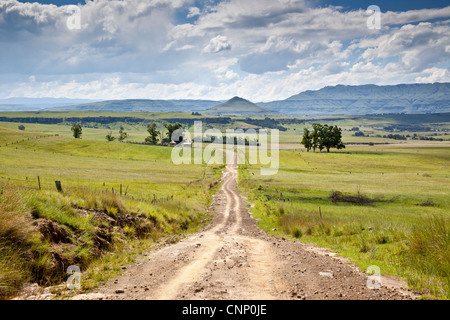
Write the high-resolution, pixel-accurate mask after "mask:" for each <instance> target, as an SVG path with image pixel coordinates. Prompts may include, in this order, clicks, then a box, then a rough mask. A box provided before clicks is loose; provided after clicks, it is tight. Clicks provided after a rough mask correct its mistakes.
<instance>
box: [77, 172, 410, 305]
mask: <svg viewBox="0 0 450 320" xmlns="http://www.w3.org/2000/svg"><path fill="white" fill-rule="evenodd" d="M236 185H237V167H236V165H234V164H228V166H227V170H226V172H225V173H224V182H223V185H222V187H221V189H220V190H219V192H218V194H217V195H216V197H215V201H214V204H213V208H214V210H215V216H214V218H213V220H212V222H211V223H210V224H209V225H208V226H207V227H206V228H205V229H203V230H202V231H201V232H198V233H196V234H193V235H190V236H189V237H187V238H186V239H184V240H182V241H180V242H178V243H176V244H171V245H170V244H168V245H166V246H164V247H162V248H160V249H157V250H153V251H151V252H150V253H149V254H148V255H147V256H145V259H144V260H143V261H142V262H140V263H137V264H135V265H132V266H127V267H126V270H125V272H124V274H123V275H122V276H120V277H118V278H116V279H112V280H111V281H109V282H108V283H106V284H105V285H103V286H101V287H99V288H98V289H97V290H96V291H95V292H93V293H90V294H84V295H79V296H76V297H74V299H82V300H84V299H87V300H94V299H102V300H110V299H112V300H125V299H126V300H129V299H133V300H134V299H139V300H146V299H151V300H156V299H191V300H195V299H208V300H213V299H214V300H221V299H230V300H241V299H248V300H255V299H261V300H271V299H411V298H412V295H411V293H409V292H406V291H404V290H400V289H398V288H397V287H399V283H398V282H395V281H393V282H392V281H389V282H388V281H387V280H388V279H382V284H383V286H382V287H381V288H380V289H378V290H372V289H369V288H368V287H367V278H368V277H367V275H364V274H362V273H360V272H359V271H358V270H357V269H356V268H355V267H353V266H352V265H350V264H348V263H346V262H345V261H343V259H340V258H338V257H333V255H332V254H331V253H327V252H326V251H325V250H321V249H319V248H315V247H312V246H307V245H305V244H302V243H299V242H293V241H289V240H284V239H278V238H274V237H272V236H269V235H268V234H266V233H265V232H263V231H262V230H261V229H259V228H258V227H257V225H256V221H255V219H254V218H253V217H252V216H251V214H250V213H249V209H248V205H247V203H246V201H245V198H244V197H243V196H242V195H240V194H239V192H238V191H237V189H236ZM386 284H388V286H389V287H387V286H385V285H386ZM392 286H394V287H392Z"/></svg>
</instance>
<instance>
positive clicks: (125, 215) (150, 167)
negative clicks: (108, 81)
mask: <svg viewBox="0 0 450 320" xmlns="http://www.w3.org/2000/svg"><path fill="white" fill-rule="evenodd" d="M36 126H37V127H36V132H29V131H20V130H17V129H10V128H5V127H0V164H1V166H0V191H1V195H0V247H1V249H0V270H1V271H0V296H8V295H12V294H14V293H15V292H16V291H17V290H18V289H19V288H20V286H21V285H22V284H23V283H24V282H26V281H33V282H38V283H40V284H44V285H49V284H55V283H58V282H59V281H62V280H64V278H66V277H67V275H66V274H65V272H64V268H63V267H62V266H65V268H66V267H67V266H68V265H69V264H74V265H79V266H80V267H81V268H82V270H83V272H84V275H85V276H84V281H83V288H84V289H89V288H90V287H92V286H95V285H96V283H98V281H103V280H104V279H105V278H107V277H108V276H110V275H112V274H116V273H117V272H119V271H120V265H121V264H125V263H127V262H128V263H129V261H131V259H133V257H134V255H135V254H136V253H138V252H141V251H142V250H144V249H145V248H148V247H149V245H151V244H152V243H153V242H154V241H155V240H158V239H159V238H160V237H161V236H165V235H176V234H182V233H186V232H190V231H192V230H195V229H196V228H198V227H199V226H200V225H202V224H204V223H206V221H208V219H209V218H210V217H209V215H208V214H207V207H208V206H209V203H210V201H211V199H212V194H213V193H214V192H215V190H216V189H217V183H218V180H219V179H220V177H221V169H222V167H220V166H214V167H213V166H208V167H205V166H201V165H182V166H176V165H174V164H172V162H171V151H172V149H171V148H169V147H162V146H147V145H135V144H126V143H119V142H106V141H99V140H88V139H73V138H68V137H63V136H61V135H59V136H53V135H48V133H49V132H48V131H47V130H48V126H47V125H42V126H43V127H42V131H43V132H44V133H38V132H37V129H39V127H38V126H39V125H36ZM38 177H39V183H38ZM56 180H58V181H61V184H62V189H63V192H58V191H57V190H56V186H55V181H56ZM39 187H40V189H39ZM98 217H100V218H98ZM49 220H50V221H52V222H49ZM39 228H41V229H39ZM37 229H39V230H40V232H41V235H39V233H38V232H37ZM50 229H51V230H52V232H49V233H48V234H47V233H46V231H48V230H50ZM42 230H44V231H42ZM55 237H56V238H55ZM61 265H62V266H61ZM100 269H101V270H100Z"/></svg>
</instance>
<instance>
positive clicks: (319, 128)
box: [301, 123, 345, 152]
mask: <svg viewBox="0 0 450 320" xmlns="http://www.w3.org/2000/svg"><path fill="white" fill-rule="evenodd" d="M312 127H313V130H312V131H309V130H308V129H305V130H304V132H303V138H302V142H301V143H302V144H303V145H304V146H305V148H306V150H307V151H308V152H309V150H311V149H313V150H314V152H315V151H316V149H319V151H322V150H323V149H326V150H327V152H330V149H331V148H336V149H338V150H340V149H344V148H345V145H344V143H343V142H342V129H341V128H338V126H329V125H327V124H324V125H322V124H320V123H314V124H313V125H312Z"/></svg>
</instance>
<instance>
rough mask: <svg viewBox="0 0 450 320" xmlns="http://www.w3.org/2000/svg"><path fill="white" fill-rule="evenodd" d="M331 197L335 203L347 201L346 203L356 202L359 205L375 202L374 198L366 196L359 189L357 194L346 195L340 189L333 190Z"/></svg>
mask: <svg viewBox="0 0 450 320" xmlns="http://www.w3.org/2000/svg"><path fill="white" fill-rule="evenodd" d="M329 198H330V200H331V201H332V202H333V203H338V202H346V203H354V204H358V205H365V204H371V203H373V202H374V200H373V199H370V198H369V197H366V196H365V195H363V194H361V193H360V192H359V191H358V193H357V194H356V195H345V194H343V193H342V192H340V191H331V193H330V196H329Z"/></svg>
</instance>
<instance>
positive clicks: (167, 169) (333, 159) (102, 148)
mask: <svg viewBox="0 0 450 320" xmlns="http://www.w3.org/2000/svg"><path fill="white" fill-rule="evenodd" d="M1 115H3V116H5V115H8V116H12V117H30V116H33V117H49V118H51V117H93V116H95V117H100V116H130V117H142V119H147V120H151V121H153V120H155V121H159V120H160V119H168V118H175V119H178V118H183V117H185V118H189V119H191V118H195V117H193V116H191V115H190V114H181V113H111V112H108V113H101V112H96V113H91V112H62V113H56V112H55V113H48V112H47V113H30V112H26V113H3V114H1ZM202 117H203V116H202ZM446 117H448V115H446V116H445V117H443V116H436V115H386V116H365V117H364V116H361V117H332V118H328V119H315V120H310V119H305V122H304V123H300V124H286V125H284V126H285V127H286V128H287V129H288V130H287V131H281V132H280V148H281V150H280V170H279V172H278V174H276V175H274V176H261V175H260V170H259V169H260V168H259V166H258V165H251V166H250V165H243V166H241V167H240V188H241V189H242V190H245V191H250V194H249V197H250V200H251V201H252V202H253V203H255V207H254V208H253V209H252V210H253V212H254V216H255V217H256V218H257V219H260V220H259V225H260V226H261V227H262V228H263V229H265V230H267V231H268V232H269V233H272V234H274V235H276V236H280V237H290V238H291V239H294V240H300V241H304V242H309V243H314V244H317V245H320V246H324V247H328V248H331V249H332V250H335V251H338V252H340V254H342V255H344V256H347V257H350V258H352V259H353V260H354V261H355V262H356V263H357V264H358V265H359V266H360V267H361V268H362V269H365V268H367V267H368V266H370V265H377V266H379V267H380V269H381V273H382V274H385V275H388V274H393V275H400V276H401V277H403V278H404V279H405V280H406V281H407V282H408V284H409V285H410V286H411V287H412V288H414V289H416V290H418V291H420V292H422V293H423V295H424V296H432V297H438V298H443V299H449V297H450V293H449V292H450V289H449V287H450V285H449V279H450V270H449V269H450V261H449V259H450V252H449V247H450V246H449V242H450V238H449V232H448V223H449V218H450V215H449V214H450V200H449V199H450V197H449V193H450V145H449V143H448V139H449V137H450V136H449V135H448V130H449V129H450V125H449V121H448V119H447V118H446ZM316 121H319V122H321V123H328V124H333V125H334V124H336V125H338V126H340V127H342V128H343V141H344V143H346V144H347V148H346V149H344V150H340V151H332V152H331V153H325V152H323V153H319V152H317V153H313V152H309V153H308V152H306V150H305V149H304V148H303V147H302V146H301V145H300V143H299V142H300V141H301V135H302V133H303V129H304V128H305V127H309V126H311V124H312V123H313V122H316ZM163 122H164V121H162V122H161V121H160V122H158V124H159V126H160V127H161V128H162V123H163ZM20 124H21V123H18V122H0V191H1V194H0V199H1V200H0V242H1V243H0V248H1V249H0V295H2V294H3V295H6V294H11V293H14V292H15V291H17V289H18V288H19V287H20V286H21V285H22V284H23V283H24V282H26V281H38V282H40V283H41V284H49V283H57V282H58V281H61V280H62V279H63V278H64V277H65V276H66V275H65V274H63V273H61V272H59V273H57V272H55V266H56V267H58V263H66V264H67V263H72V264H78V265H81V266H83V270H84V273H83V274H84V279H85V280H86V281H84V282H83V285H84V289H85V290H86V289H89V288H92V287H94V286H95V285H96V284H97V283H98V282H101V281H104V280H105V279H106V278H107V277H108V276H111V275H114V274H116V273H118V272H120V265H123V264H125V263H127V262H129V261H131V259H133V256H134V255H135V254H136V253H138V252H140V251H142V250H144V249H145V248H148V246H149V245H150V244H151V243H153V242H154V241H155V240H157V239H159V238H160V237H161V236H163V235H174V234H180V233H186V232H189V231H192V230H195V228H197V227H198V226H199V225H201V224H202V223H204V222H206V221H208V219H209V218H210V217H209V216H208V215H207V214H206V208H207V206H208V204H209V202H210V200H211V195H212V194H213V193H214V192H215V191H216V190H217V182H218V180H219V177H220V176H221V170H222V169H223V168H222V167H220V166H214V167H211V166H201V165H200V166H199V165H183V166H176V165H173V164H172V162H171V158H170V154H171V150H172V149H171V148H169V147H162V146H149V145H137V144H127V143H120V142H117V141H114V142H107V141H106V140H105V136H106V134H108V133H109V132H110V131H113V134H114V135H116V136H117V133H118V130H119V128H120V127H121V126H123V127H124V129H125V130H126V131H127V132H128V133H129V140H130V141H136V142H143V141H144V139H145V137H146V136H148V133H147V131H146V126H145V125H144V124H129V123H124V122H117V123H111V124H108V126H109V128H108V127H107V126H106V125H98V126H97V128H94V127H92V126H91V125H92V124H91V125H90V127H87V126H85V127H83V136H82V138H83V139H74V138H73V137H72V132H71V130H70V125H68V124H33V123H23V125H24V126H25V127H26V128H25V131H21V130H18V125H20ZM405 125H406V126H407V127H404V126H405ZM412 125H414V126H412ZM230 126H231V127H230V128H231V129H234V128H258V127H257V126H254V125H252V124H249V123H246V122H245V118H233V122H232V124H231V125H230ZM402 126H403V127H402ZM210 127H211V126H210V125H205V126H204V130H206V129H209V128H210ZM213 127H215V128H218V129H220V130H222V131H224V130H225V129H226V128H227V125H224V124H220V123H219V124H215V125H213ZM353 127H359V128H360V130H361V131H362V132H364V133H365V135H366V136H364V137H355V136H354V135H353V134H354V131H352V128H353ZM392 128H394V129H392ZM188 129H189V130H192V128H188ZM392 130H393V131H392ZM389 133H398V134H401V135H410V137H409V138H408V139H407V140H394V139H390V138H383V137H382V136H383V135H386V134H389ZM413 134H417V135H418V136H431V135H432V136H433V137H439V138H442V139H444V140H445V141H443V142H439V141H418V140H412V139H411V137H412V136H413ZM377 135H378V136H377ZM379 136H381V137H379ZM370 143H372V144H374V145H369V144H370ZM352 144H355V145H352ZM38 176H39V182H40V186H41V190H38V180H37V177H38ZM56 180H59V181H61V183H62V188H63V192H62V193H59V192H57V191H56V188H55V181H56ZM121 186H122V195H120V188H121ZM125 193H126V194H125ZM104 214H105V215H106V216H105V215H104ZM98 216H101V217H103V218H102V219H97V218H98ZM96 217H97V218H96ZM108 217H109V218H111V219H113V220H114V221H116V222H112V220H110V219H109V218H108ZM39 219H50V220H52V221H54V222H55V223H57V226H56V227H57V230H59V234H60V235H61V234H62V235H64V234H65V237H63V240H64V241H66V242H63V243H59V242H55V239H48V238H46V237H44V238H42V236H40V235H39V234H38V233H37V232H36V228H37V227H39V226H36V225H33V223H36V220H39ZM39 221H41V222H42V220H39ZM130 221H131V222H130ZM99 238H100V239H107V240H108V241H107V243H109V245H107V244H105V242H104V241H102V240H99ZM56 240H58V239H56ZM105 246H106V247H105ZM58 257H59V258H58Z"/></svg>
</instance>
